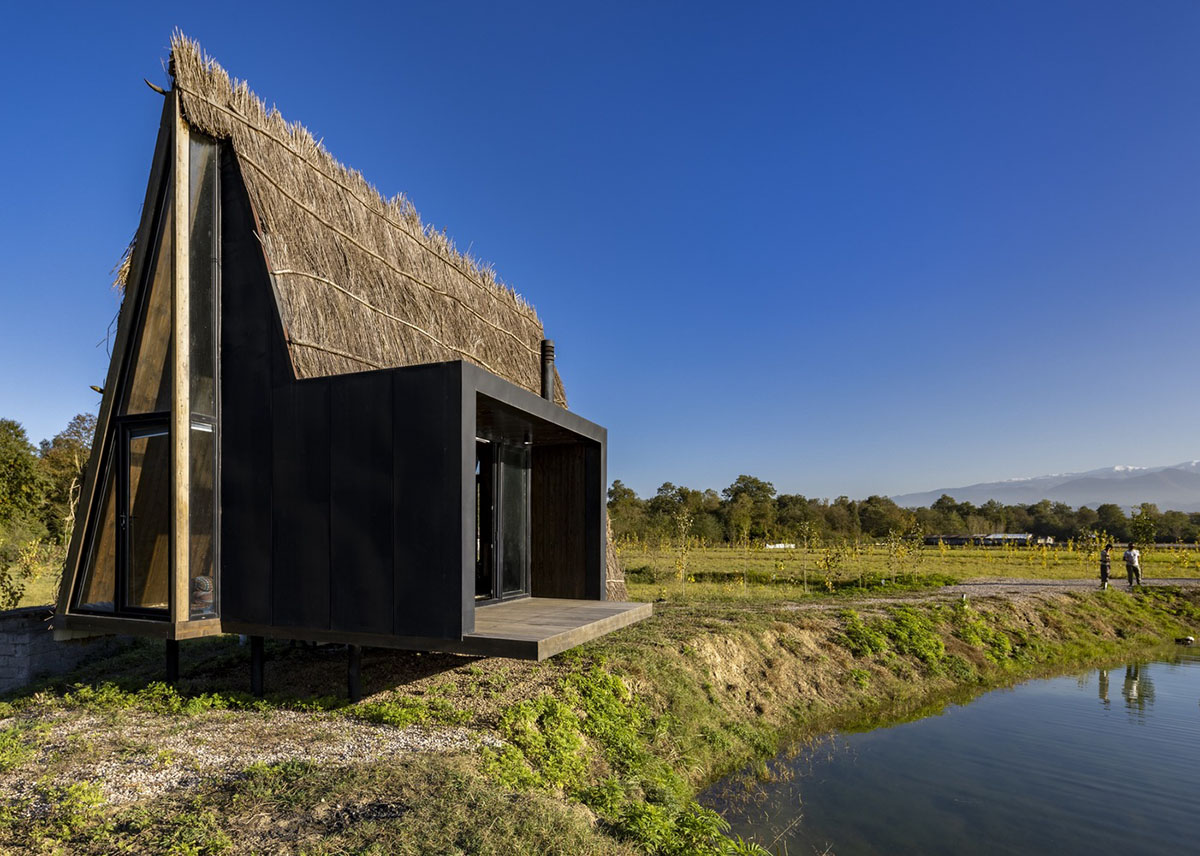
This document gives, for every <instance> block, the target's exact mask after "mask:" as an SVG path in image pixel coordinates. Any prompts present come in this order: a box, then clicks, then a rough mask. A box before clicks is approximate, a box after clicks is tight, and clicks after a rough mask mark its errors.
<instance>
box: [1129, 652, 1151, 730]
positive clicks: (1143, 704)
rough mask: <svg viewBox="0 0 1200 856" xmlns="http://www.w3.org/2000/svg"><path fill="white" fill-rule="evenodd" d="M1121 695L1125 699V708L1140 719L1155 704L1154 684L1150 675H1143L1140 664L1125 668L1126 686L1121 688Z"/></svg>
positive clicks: (1132, 664)
mask: <svg viewBox="0 0 1200 856" xmlns="http://www.w3.org/2000/svg"><path fill="white" fill-rule="evenodd" d="M1121 695H1122V696H1124V697H1125V706H1126V707H1128V708H1129V710H1130V711H1131V712H1134V713H1136V714H1137V715H1138V716H1139V717H1140V716H1144V715H1145V713H1146V708H1147V706H1149V705H1152V704H1154V682H1153V681H1151V680H1150V675H1149V674H1143V673H1142V667H1141V665H1139V664H1138V663H1131V664H1130V665H1128V666H1126V667H1125V684H1124V685H1123V686H1122V687H1121Z"/></svg>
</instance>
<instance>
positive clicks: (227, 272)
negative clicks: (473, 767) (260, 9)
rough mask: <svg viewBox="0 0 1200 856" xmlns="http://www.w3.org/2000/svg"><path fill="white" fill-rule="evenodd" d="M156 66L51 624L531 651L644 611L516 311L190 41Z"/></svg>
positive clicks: (502, 293) (549, 370) (584, 442)
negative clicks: (151, 135)
mask: <svg viewBox="0 0 1200 856" xmlns="http://www.w3.org/2000/svg"><path fill="white" fill-rule="evenodd" d="M171 71H172V77H173V86H172V88H171V89H170V90H169V91H167V92H166V93H165V96H164V98H165V103H164V105H163V112H162V122H161V125H160V129H159V134H158V141H157V144H156V147H155V154H154V161H153V166H152V169H151V173H150V180H149V184H148V187H147V190H146V197H145V203H144V206H143V214H142V220H141V223H140V225H139V227H138V231H137V234H136V237H135V240H134V243H133V247H132V251H131V254H130V256H129V258H128V265H127V268H126V271H125V274H124V282H125V295H124V301H123V304H122V308H121V313H120V320H119V325H118V331H117V336H116V341H115V346H114V349H113V357H112V362H111V365H110V368H109V372H108V378H107V381H106V382H105V386H104V394H103V400H102V403H101V407H100V413H99V419H98V426H97V433H96V439H95V442H94V444H93V450H92V459H91V461H90V462H89V465H88V469H87V477H86V481H85V485H84V489H83V493H82V497H81V501H80V503H79V506H78V513H77V521H76V526H75V530H74V535H73V538H72V541H71V546H70V551H69V554H68V560H67V564H66V569H65V575H64V580H63V585H62V587H61V596H60V601H59V604H58V609H57V615H56V619H55V631H56V635H57V636H58V638H62V639H68V638H73V637H76V636H83V635H94V634H97V633H119V634H131V635H143V636H153V637H159V638H163V639H166V640H168V662H170V657H171V653H172V652H173V651H175V650H176V649H175V647H174V646H175V645H176V644H177V641H178V640H182V639H188V638H194V637H200V636H207V635H212V634H217V633H228V632H233V633H243V634H247V635H249V636H251V637H253V638H254V639H255V640H256V641H258V642H259V644H260V645H261V637H264V636H274V637H282V638H291V639H306V640H316V641H333V642H344V643H346V644H349V645H351V646H360V645H373V646H386V647H397V648H415V649H420V650H444V651H458V652H464V653H479V654H493V655H501V656H511V657H522V658H532V659H541V658H543V657H547V656H550V655H552V654H554V653H557V652H559V651H562V650H564V649H565V648H568V647H571V646H573V645H576V644H579V643H580V642H582V641H585V640H587V639H590V638H594V637H596V636H599V635H601V634H603V633H606V632H609V631H611V630H614V629H616V628H618V627H621V626H624V625H626V624H629V623H631V622H633V621H636V620H639V619H641V618H643V617H646V616H647V615H649V614H650V607H649V605H646V604H636V603H626V602H622V601H621V600H620V599H619V598H620V597H621V596H622V595H623V594H624V585H623V581H622V580H621V578H620V576H619V573H617V572H618V571H619V568H618V567H616V566H615V563H614V560H613V556H612V551H611V545H610V537H609V536H607V535H606V516H605V485H606V472H605V460H606V458H605V455H606V439H607V438H606V433H605V430H604V429H603V428H601V427H600V426H598V425H596V424H594V423H592V422H589V421H587V420H586V419H583V418H581V417H580V416H578V415H576V414H574V413H572V412H570V411H569V410H567V409H566V398H565V394H564V392H563V389H562V384H561V381H560V379H559V378H558V374H557V371H556V370H555V369H554V365H553V345H552V344H550V343H549V342H548V341H546V340H545V339H544V333H543V330H542V325H541V323H540V321H539V320H538V319H537V316H536V314H535V313H534V311H533V309H532V307H530V306H528V304H526V303H524V301H522V300H521V299H520V298H519V297H518V296H517V295H516V294H515V293H513V292H512V291H511V290H510V289H507V288H505V287H504V286H502V285H501V284H499V283H498V282H496V281H495V280H494V278H493V277H492V276H491V274H490V273H489V272H488V271H487V270H485V269H482V268H480V267H479V266H478V265H476V264H475V263H474V262H473V261H471V260H470V259H468V258H467V257H465V256H463V255H461V254H459V253H458V252H457V251H456V250H455V249H454V248H453V246H451V245H450V244H449V242H448V241H446V239H445V238H444V237H443V236H442V235H440V234H438V233H436V232H433V231H432V230H429V229H426V228H425V227H423V226H422V224H421V223H420V220H419V219H418V217H417V215H416V213H415V211H413V209H412V207H411V205H409V204H408V203H407V201H405V200H403V199H400V198H397V199H394V200H391V201H384V200H383V199H381V198H380V197H379V195H378V193H377V192H376V191H375V190H374V189H373V188H371V187H370V186H369V185H368V184H367V183H366V182H365V181H364V180H363V179H362V177H361V176H360V175H359V174H357V173H355V172H352V171H350V170H347V169H345V168H344V167H342V166H341V165H340V164H338V163H337V162H336V161H335V160H334V159H333V158H332V157H331V156H330V155H329V154H328V153H327V152H326V151H325V150H324V149H323V148H322V147H321V146H320V145H319V144H318V143H316V142H314V141H313V138H312V137H311V136H310V135H309V134H308V132H307V131H305V130H304V129H303V128H301V127H299V126H297V125H289V124H287V123H286V122H284V120H283V119H282V118H281V117H280V116H279V114H278V113H277V112H274V111H271V112H268V111H267V110H266V108H265V107H264V106H263V104H262V102H261V101H259V100H258V99H257V98H256V97H255V96H254V95H253V94H252V93H251V92H250V91H249V89H248V88H247V87H246V86H245V84H236V83H235V82H234V81H231V80H230V79H229V77H228V76H227V75H226V74H225V72H224V71H223V70H222V69H221V68H220V67H219V66H217V65H216V64H215V63H214V62H212V61H211V60H209V59H207V58H205V57H204V56H203V55H202V54H201V52H200V50H199V47H198V46H197V45H196V44H195V43H193V42H190V41H189V40H187V39H185V38H183V37H182V36H178V35H177V36H176V37H175V38H174V39H173V43H172V57H171ZM613 595H616V596H617V598H618V599H613V598H612V596H613Z"/></svg>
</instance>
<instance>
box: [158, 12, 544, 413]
mask: <svg viewBox="0 0 1200 856" xmlns="http://www.w3.org/2000/svg"><path fill="white" fill-rule="evenodd" d="M171 69H172V74H173V75H174V78H175V88H176V89H177V90H178V91H179V93H180V96H181V98H182V103H183V114H184V118H185V119H186V120H187V123H188V124H189V125H190V126H191V127H193V128H196V129H197V130H199V131H202V132H203V133H205V134H208V135H210V136H213V137H217V138H219V139H222V140H227V141H229V143H230V144H231V146H232V148H233V152H234V154H235V155H236V157H237V160H238V164H239V166H240V168H241V172H242V176H243V177H244V179H245V182H246V188H247V190H248V191H249V195H250V202H251V204H252V206H253V208H254V212H255V215H256V217H257V220H258V223H259V227H260V236H261V239H262V242H263V249H264V251H265V254H266V258H267V265H268V268H269V270H270V272H271V276H272V278H273V280H274V286H275V294H276V297H277V300H278V303H279V313H280V317H281V319H282V321H283V326H284V334H285V337H286V339H287V342H288V348H289V350H290V352H291V358H292V364H293V365H294V366H295V370H296V375H297V376H298V377H305V378H307V377H319V376H324V375H333V374H342V373H346V372H358V371H365V370H370V369H377V368H391V367H395V366H406V365H413V364H417V363H431V362H441V361H444V360H454V359H460V358H461V359H464V360H468V361H470V362H472V363H475V364H476V365H478V366H480V367H482V368H484V369H487V370H488V371H491V372H493V373H494V374H497V375H499V376H500V377H503V378H505V379H506V380H509V381H511V382H512V383H515V384H517V385H518V386H522V387H524V388H526V389H528V390H530V391H532V392H535V393H536V392H538V391H539V390H540V389H541V381H540V371H541V363H540V351H539V345H540V341H541V339H542V338H543V336H544V333H543V330H542V323H541V321H540V320H538V317H537V313H536V312H534V310H533V307H532V306H530V305H529V304H528V303H526V302H525V301H524V300H522V299H521V297H519V296H518V295H517V294H516V293H515V292H514V291H513V290H512V289H510V288H508V287H506V286H505V285H503V284H502V283H501V282H499V281H498V280H497V279H496V277H495V275H494V274H493V273H492V272H491V271H490V270H489V269H488V268H486V267H483V266H481V265H479V264H478V263H476V262H475V261H474V260H472V259H470V258H469V257H467V256H466V255H464V254H463V253H460V252H458V251H457V250H456V249H455V248H454V245H453V244H452V243H451V242H450V240H449V239H448V238H446V236H445V235H444V234H443V233H440V232H436V231H434V230H432V229H431V228H429V227H428V226H425V225H424V224H422V222H421V219H420V217H419V216H418V215H417V212H416V210H415V209H414V208H413V206H412V204H411V203H410V202H409V201H408V200H407V199H405V198H404V197H403V196H397V197H395V198H393V199H390V200H385V199H383V198H382V197H381V196H380V194H379V192H378V191H377V190H375V188H374V187H372V186H371V185H370V184H368V183H367V181H366V180H365V179H364V178H363V177H362V175H361V174H360V173H358V172H356V171H354V170H351V169H347V168H346V167H344V166H342V165H341V164H340V163H338V162H337V161H336V160H335V159H334V158H333V156H332V155H330V154H329V152H327V151H326V150H325V149H324V148H323V147H322V146H321V144H320V143H319V142H318V141H317V140H315V139H314V138H313V136H312V134H310V133H309V132H308V131H307V130H306V129H305V128H304V127H302V126H301V125H299V124H295V123H288V122H287V121H285V120H284V118H283V117H282V116H281V115H280V114H279V112H278V111H277V110H275V109H270V110H268V109H267V107H266V105H265V104H264V103H263V102H262V101H261V100H260V99H259V98H258V97H257V96H256V95H255V94H254V93H253V92H251V91H250V89H249V87H248V86H247V85H246V83H245V82H244V81H237V80H233V79H231V78H230V76H229V75H228V74H227V73H226V72H225V70H224V69H222V68H221V67H220V66H219V65H217V64H216V62H214V61H213V60H212V59H210V58H209V57H207V56H205V55H204V53H203V52H202V51H201V49H200V46H199V45H198V44H197V43H196V42H194V41H192V40H190V39H188V38H186V37H184V36H183V35H182V34H179V33H176V34H175V36H174V37H173V38H172V40H171ZM555 398H556V399H557V401H558V403H559V404H561V405H563V406H564V407H565V406H566V397H565V394H564V392H563V388H562V383H561V381H560V380H559V379H558V378H557V377H556V378H555Z"/></svg>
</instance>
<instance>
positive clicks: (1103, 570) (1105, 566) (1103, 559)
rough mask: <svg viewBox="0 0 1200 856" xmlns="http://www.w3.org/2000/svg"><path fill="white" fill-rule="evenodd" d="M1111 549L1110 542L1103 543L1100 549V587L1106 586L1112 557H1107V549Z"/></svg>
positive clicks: (1104, 587)
mask: <svg viewBox="0 0 1200 856" xmlns="http://www.w3.org/2000/svg"><path fill="white" fill-rule="evenodd" d="M1111 549H1112V544H1105V545H1104V549H1103V550H1101V551H1100V588H1101V589H1107V588H1108V572H1109V571H1110V570H1112V559H1110V558H1109V555H1108V551H1109V550H1111Z"/></svg>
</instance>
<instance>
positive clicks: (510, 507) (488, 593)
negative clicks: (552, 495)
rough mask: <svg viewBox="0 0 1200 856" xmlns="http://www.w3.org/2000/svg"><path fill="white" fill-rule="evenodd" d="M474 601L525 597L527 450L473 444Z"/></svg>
mask: <svg viewBox="0 0 1200 856" xmlns="http://www.w3.org/2000/svg"><path fill="white" fill-rule="evenodd" d="M475 450H476V457H475V600H476V602H477V603H482V602H492V601H498V600H510V599H512V598H516V597H524V596H525V595H528V594H529V517H530V511H529V448H528V447H527V446H523V445H515V444H507V443H498V442H489V441H487V440H478V441H477V442H476V444H475Z"/></svg>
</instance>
